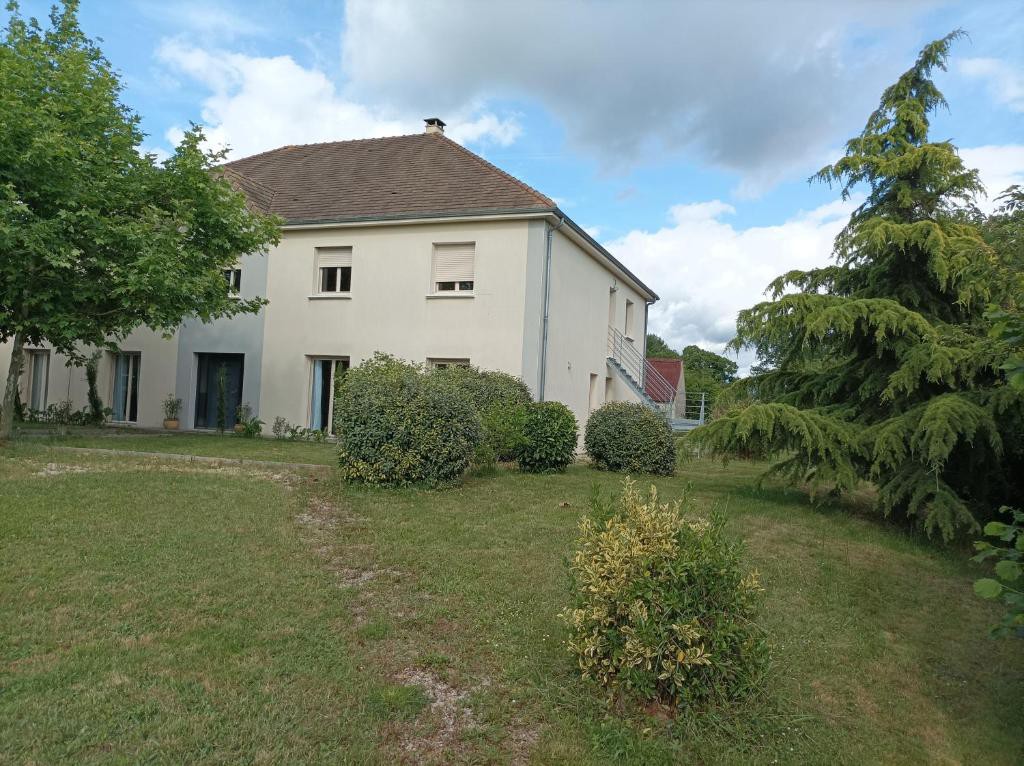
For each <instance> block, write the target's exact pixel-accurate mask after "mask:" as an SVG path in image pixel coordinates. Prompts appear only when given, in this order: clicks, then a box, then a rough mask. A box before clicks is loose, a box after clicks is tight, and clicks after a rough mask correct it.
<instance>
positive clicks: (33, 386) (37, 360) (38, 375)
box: [27, 351, 50, 412]
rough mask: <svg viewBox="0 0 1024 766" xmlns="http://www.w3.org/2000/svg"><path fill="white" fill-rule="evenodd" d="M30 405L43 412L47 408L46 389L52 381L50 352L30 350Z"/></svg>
mask: <svg viewBox="0 0 1024 766" xmlns="http://www.w3.org/2000/svg"><path fill="white" fill-rule="evenodd" d="M27 367H28V406H29V409H31V410H36V411H38V412H42V411H43V410H45V409H46V389H47V387H48V385H49V381H50V352H49V351H29V352H28V365H27Z"/></svg>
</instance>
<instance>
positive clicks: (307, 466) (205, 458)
mask: <svg viewBox="0 0 1024 766" xmlns="http://www.w3.org/2000/svg"><path fill="white" fill-rule="evenodd" d="M50 449H55V450H63V451H65V452H78V453H81V454H83V455H125V456H127V457H150V458H152V457H158V458H166V459H167V460H184V461H187V462H189V463H214V464H221V465H251V466H255V467H259V468H298V469H302V470H315V471H326V470H328V469H329V468H330V467H331V466H329V465H322V464H321V463H280V462H277V461H275V460H252V459H250V458H242V457H210V456H209V455H183V454H181V453H180V452H143V451H142V450H134V449H103V448H101V447H63V446H60V445H50Z"/></svg>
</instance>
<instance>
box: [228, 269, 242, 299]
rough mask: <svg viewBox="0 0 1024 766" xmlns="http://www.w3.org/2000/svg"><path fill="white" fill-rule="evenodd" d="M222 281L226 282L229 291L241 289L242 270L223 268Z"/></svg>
mask: <svg viewBox="0 0 1024 766" xmlns="http://www.w3.org/2000/svg"><path fill="white" fill-rule="evenodd" d="M224 281H225V282H227V283H228V290H229V291H230V292H233V293H237V292H239V291H240V290H241V289H242V270H241V269H224Z"/></svg>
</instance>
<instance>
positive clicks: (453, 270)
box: [430, 242, 476, 293]
mask: <svg viewBox="0 0 1024 766" xmlns="http://www.w3.org/2000/svg"><path fill="white" fill-rule="evenodd" d="M475 261H476V243H475V242H460V243H456V244H435V245H434V258H433V262H432V264H431V277H430V281H431V285H432V288H433V292H435V293H460V292H461V293H471V292H473V286H474V283H475V282H474V266H475Z"/></svg>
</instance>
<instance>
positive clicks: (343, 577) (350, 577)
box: [333, 567, 402, 588]
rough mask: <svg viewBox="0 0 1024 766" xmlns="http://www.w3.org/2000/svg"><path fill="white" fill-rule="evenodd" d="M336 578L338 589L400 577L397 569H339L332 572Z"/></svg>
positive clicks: (400, 574) (400, 573)
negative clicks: (379, 579)
mask: <svg viewBox="0 0 1024 766" xmlns="http://www.w3.org/2000/svg"><path fill="white" fill-rule="evenodd" d="M333 571H334V573H335V575H336V576H337V578H338V587H341V588H357V587H359V586H360V585H365V584H366V583H368V582H370V581H371V580H376V579H377V578H379V577H401V576H402V572H399V571H398V570H397V569H349V568H347V567H340V568H336V569H334V570H333Z"/></svg>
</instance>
